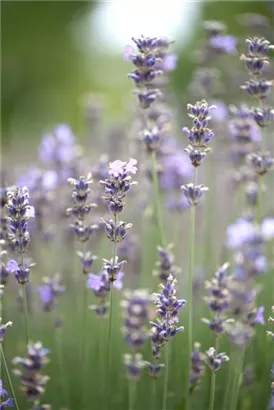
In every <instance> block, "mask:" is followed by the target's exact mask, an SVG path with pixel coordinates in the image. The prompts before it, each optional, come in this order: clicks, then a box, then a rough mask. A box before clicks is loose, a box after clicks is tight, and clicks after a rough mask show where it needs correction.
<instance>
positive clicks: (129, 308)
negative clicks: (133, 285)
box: [122, 289, 151, 380]
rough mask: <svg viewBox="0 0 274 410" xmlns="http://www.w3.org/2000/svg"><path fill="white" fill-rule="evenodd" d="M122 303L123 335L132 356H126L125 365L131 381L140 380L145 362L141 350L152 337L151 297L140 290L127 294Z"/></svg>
mask: <svg viewBox="0 0 274 410" xmlns="http://www.w3.org/2000/svg"><path fill="white" fill-rule="evenodd" d="M124 296H125V299H124V300H123V302H122V307H123V309H124V315H123V316H124V326H123V329H122V330H123V333H124V336H125V341H126V343H127V345H128V346H129V347H130V349H131V350H132V354H126V355H125V360H124V362H125V365H126V368H127V375H128V378H129V379H133V380H138V379H139V377H140V375H141V371H142V368H143V367H144V365H145V362H144V361H143V360H142V355H141V354H140V349H141V348H142V347H143V345H144V343H145V342H146V340H147V339H148V337H149V336H150V329H149V328H148V325H149V319H150V318H151V296H150V295H149V294H148V292H147V291H146V290H142V289H138V290H135V291H127V292H125V295H124Z"/></svg>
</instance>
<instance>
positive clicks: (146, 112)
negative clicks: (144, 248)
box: [125, 36, 177, 246]
mask: <svg viewBox="0 0 274 410" xmlns="http://www.w3.org/2000/svg"><path fill="white" fill-rule="evenodd" d="M132 41H133V42H134V43H135V46H136V48H137V49H136V50H134V49H133V47H131V46H130V45H129V46H127V47H126V52H125V58H126V59H127V60H129V61H131V62H132V63H133V64H134V66H135V69H134V71H133V72H131V73H129V74H128V77H129V78H130V79H131V80H133V81H134V83H135V86H136V88H135V90H134V93H135V94H136V95H137V97H138V105H139V108H140V116H141V118H142V123H143V127H142V130H141V132H140V135H141V141H142V143H143V145H144V147H145V149H146V151H147V153H148V154H149V155H150V161H151V176H152V184H153V191H154V204H155V212H156V221H157V227H158V237H159V242H160V245H161V246H165V238H164V230H163V219H162V209H161V198H160V186H159V185H160V184H159V175H158V156H159V154H160V153H161V146H162V143H163V134H164V123H163V121H157V120H158V117H159V116H160V115H161V114H162V113H161V114H158V115H157V114H156V117H155V110H154V112H153V114H152V115H151V111H152V110H153V108H155V103H156V102H158V101H159V100H162V99H163V98H164V94H163V89H162V90H161V88H163V87H161V85H160V77H161V78H162V79H163V83H164V77H163V75H164V74H165V72H167V71H170V70H173V69H174V68H175V67H176V59H177V58H176V56H175V55H172V54H169V52H168V50H169V46H170V44H171V43H172V41H171V40H170V39H169V38H167V37H144V36H141V37H139V38H133V39H132ZM156 111H157V110H156Z"/></svg>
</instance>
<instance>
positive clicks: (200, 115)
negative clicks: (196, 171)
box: [183, 100, 216, 167]
mask: <svg viewBox="0 0 274 410" xmlns="http://www.w3.org/2000/svg"><path fill="white" fill-rule="evenodd" d="M214 108H216V107H215V106H209V105H208V103H207V102H206V101H205V100H202V101H198V102H197V103H196V104H195V105H192V104H188V105H187V111H188V116H189V117H190V118H192V124H193V126H192V128H190V129H189V128H187V127H184V128H183V132H184V134H185V135H186V137H187V139H188V141H189V146H188V147H187V148H186V149H185V151H186V152H187V153H188V156H189V159H190V161H191V163H192V165H193V166H194V167H198V166H200V165H201V163H202V161H203V160H204V158H205V157H206V155H207V153H208V152H210V151H211V149H210V148H209V143H210V141H211V139H212V138H213V137H214V133H213V131H212V130H211V129H210V128H208V121H209V120H210V119H211V115H210V111H211V110H212V109H214Z"/></svg>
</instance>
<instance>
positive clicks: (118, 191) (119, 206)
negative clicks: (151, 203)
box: [100, 158, 137, 282]
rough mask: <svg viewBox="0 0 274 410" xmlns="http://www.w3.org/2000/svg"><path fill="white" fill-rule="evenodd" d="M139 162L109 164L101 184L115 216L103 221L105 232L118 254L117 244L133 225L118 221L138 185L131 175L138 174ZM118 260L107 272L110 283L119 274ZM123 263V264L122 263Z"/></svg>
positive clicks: (104, 197)
mask: <svg viewBox="0 0 274 410" xmlns="http://www.w3.org/2000/svg"><path fill="white" fill-rule="evenodd" d="M136 165H137V161H136V160H135V159H133V158H131V159H130V160H129V162H123V161H120V160H116V161H114V162H111V163H110V164H109V172H108V178H106V179H105V180H103V181H100V183H101V184H102V185H103V186H104V189H105V195H104V196H103V199H104V200H105V201H106V203H107V205H108V208H109V211H110V212H111V213H112V214H113V217H114V219H112V218H109V219H108V220H104V219H103V220H102V222H103V223H104V226H105V232H106V235H107V237H108V239H109V240H110V241H112V242H113V243H114V249H115V253H116V246H117V243H119V242H121V241H122V240H123V239H125V238H126V236H127V230H128V229H130V228H131V226H132V224H130V223H128V224H127V223H125V222H123V221H118V216H119V215H120V213H121V212H122V211H123V210H124V207H125V205H126V203H125V198H126V196H127V194H128V192H129V191H130V189H131V187H132V186H134V185H136V184H137V182H136V181H132V177H131V175H130V174H136V172H137V166H136ZM117 263H118V259H117V258H116V254H115V260H114V259H112V267H110V266H109V265H108V268H107V269H106V271H107V272H108V274H109V281H110V282H114V281H115V280H116V275H117V273H118V272H119V269H118V270H117V269H116V267H115V264H117ZM120 263H121V262H120Z"/></svg>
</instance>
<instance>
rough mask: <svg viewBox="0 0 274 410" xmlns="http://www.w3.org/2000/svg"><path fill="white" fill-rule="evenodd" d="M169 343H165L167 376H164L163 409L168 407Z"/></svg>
mask: <svg viewBox="0 0 274 410" xmlns="http://www.w3.org/2000/svg"><path fill="white" fill-rule="evenodd" d="M168 345H169V343H168V342H167V343H166V345H165V377H164V393H163V407H162V409H163V410H166V409H167V393H168V359H169V357H168V356H169V355H168Z"/></svg>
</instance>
